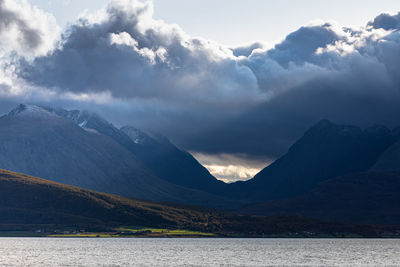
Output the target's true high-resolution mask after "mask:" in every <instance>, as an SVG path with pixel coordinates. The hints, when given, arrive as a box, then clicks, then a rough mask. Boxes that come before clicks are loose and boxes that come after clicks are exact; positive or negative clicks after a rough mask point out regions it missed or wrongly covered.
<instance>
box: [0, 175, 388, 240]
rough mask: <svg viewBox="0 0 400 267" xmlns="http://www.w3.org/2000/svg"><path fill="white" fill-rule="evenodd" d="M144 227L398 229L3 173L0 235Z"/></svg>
mask: <svg viewBox="0 0 400 267" xmlns="http://www.w3.org/2000/svg"><path fill="white" fill-rule="evenodd" d="M120 226H144V227H153V228H154V227H156V228H179V229H189V230H200V231H206V232H212V233H216V234H223V235H238V236H257V235H277V234H280V235H288V234H290V233H292V234H294V233H300V234H301V235H302V234H303V233H309V232H312V233H313V234H315V235H316V234H320V235H324V236H326V235H330V236H334V235H338V234H339V236H340V235H342V234H353V235H354V234H357V235H360V236H363V237H379V236H380V235H381V234H380V233H381V232H383V231H391V233H392V234H395V232H394V230H395V229H396V228H393V227H392V228H389V227H376V226H368V225H356V224H346V223H337V222H323V221H319V220H313V219H305V218H298V217H282V216H277V217H254V216H244V215H234V214H229V213H223V212H218V211H215V210H210V209H204V208H196V207H190V206H183V205H182V206H177V205H166V204H157V203H151V202H146V201H140V200H134V199H129V198H125V197H120V196H116V195H109V194H104V193H98V192H95V191H89V190H85V189H81V188H78V187H73V186H67V185H63V184H60V183H55V182H50V181H47V180H43V179H39V178H35V177H31V176H27V175H23V174H18V173H13V172H9V171H4V170H0V231H10V230H12V229H14V230H15V229H24V230H36V229H38V228H39V229H41V228H42V227H45V228H47V229H52V228H55V229H59V230H60V228H61V230H62V229H63V227H74V228H75V229H77V228H78V229H82V228H83V229H89V230H90V229H110V228H115V227H120Z"/></svg>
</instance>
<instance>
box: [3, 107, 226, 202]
mask: <svg viewBox="0 0 400 267" xmlns="http://www.w3.org/2000/svg"><path fill="white" fill-rule="evenodd" d="M127 138H128V137H127ZM128 140H130V139H129V138H128ZM0 168H5V169H9V170H12V171H17V172H22V173H27V174H30V175H35V176H40V177H43V178H46V179H52V180H54V181H57V182H61V183H65V184H70V185H76V186H80V187H84V188H88V189H92V190H97V191H101V192H107V193H115V194H120V195H124V196H129V197H136V198H143V199H148V200H153V201H170V202H182V203H188V204H196V205H208V206H211V207H225V206H231V205H233V203H232V201H228V200H226V199H223V198H221V197H217V196H213V195H211V194H207V193H204V192H200V191H197V190H192V189H188V188H184V187H181V186H177V185H174V184H171V183H169V182H167V181H165V180H163V179H160V178H158V177H157V176H156V175H154V174H153V172H152V171H150V170H149V169H148V168H147V167H145V166H144V165H143V164H142V163H141V162H140V161H139V160H137V159H136V158H135V157H134V155H132V153H131V152H130V151H128V150H127V149H126V148H124V147H122V146H121V145H120V144H119V143H117V142H116V141H115V140H114V139H113V138H110V137H109V136H106V135H103V134H101V133H99V132H97V131H95V130H93V129H88V128H82V127H80V126H79V125H78V124H76V123H73V122H71V121H70V120H68V119H66V118H63V117H60V116H58V115H56V114H54V113H51V112H48V111H47V110H44V109H43V108H40V107H36V106H26V105H21V106H19V107H18V108H16V109H14V110H13V111H11V112H10V113H9V114H8V115H6V116H3V117H1V118H0Z"/></svg>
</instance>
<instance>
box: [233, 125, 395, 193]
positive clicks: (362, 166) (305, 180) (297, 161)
mask: <svg viewBox="0 0 400 267" xmlns="http://www.w3.org/2000/svg"><path fill="white" fill-rule="evenodd" d="M395 140H396V138H395V137H394V136H393V135H392V133H391V131H390V130H389V129H387V128H386V127H384V126H375V127H371V128H368V129H366V130H362V129H360V128H359V127H354V126H345V125H336V124H333V123H331V122H329V121H327V120H323V121H321V122H319V123H318V124H316V125H315V126H313V127H312V128H311V129H310V130H308V131H307V132H306V133H305V134H304V136H303V137H302V138H300V140H298V141H297V142H296V143H295V144H294V145H293V146H292V147H291V148H290V149H289V151H288V153H287V154H286V155H284V156H283V157H281V158H279V159H278V160H276V161H275V162H274V163H272V164H271V165H270V166H268V167H266V168H265V169H263V170H262V171H261V172H260V173H258V174H257V175H256V176H255V177H254V178H253V179H251V180H249V181H247V182H240V183H235V184H233V185H231V186H232V191H233V192H235V193H237V194H239V195H241V197H242V198H246V199H252V200H255V201H262V200H272V199H281V198H287V197H293V196H298V195H301V194H303V193H306V192H309V191H311V190H312V189H313V188H314V187H315V186H316V185H317V184H318V183H319V182H321V181H324V180H327V179H330V178H334V177H337V176H341V175H345V174H348V173H354V172H360V171H365V170H368V169H369V168H370V167H371V166H373V164H374V163H375V162H376V160H377V159H378V157H379V156H380V154H381V153H382V152H383V151H385V150H386V149H387V148H388V147H389V146H390V145H392V144H393V143H394V142H395Z"/></svg>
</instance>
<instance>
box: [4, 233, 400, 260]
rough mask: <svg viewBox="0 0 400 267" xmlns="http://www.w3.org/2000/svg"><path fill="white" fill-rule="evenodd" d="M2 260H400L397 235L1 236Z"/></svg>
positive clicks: (399, 244)
mask: <svg viewBox="0 0 400 267" xmlns="http://www.w3.org/2000/svg"><path fill="white" fill-rule="evenodd" d="M0 265H1V266H293V265H295V266H399V265H400V240H395V239H384V240H382V239H172V238H171V239H168V238H163V239H133V238H129V239H128V238H126V239H123V238H110V239H106V238H105V239H100V238H99V239H76V238H74V239H61V238H0Z"/></svg>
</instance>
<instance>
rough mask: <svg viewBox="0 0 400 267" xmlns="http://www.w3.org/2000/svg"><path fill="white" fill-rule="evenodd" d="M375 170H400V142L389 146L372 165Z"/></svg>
mask: <svg viewBox="0 0 400 267" xmlns="http://www.w3.org/2000/svg"><path fill="white" fill-rule="evenodd" d="M372 170H374V171H392V170H400V142H397V143H395V144H394V145H392V146H391V147H389V148H388V149H387V150H386V151H385V152H384V153H383V154H382V155H381V156H380V157H379V159H378V161H377V162H376V164H375V165H374V166H373V167H372Z"/></svg>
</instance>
